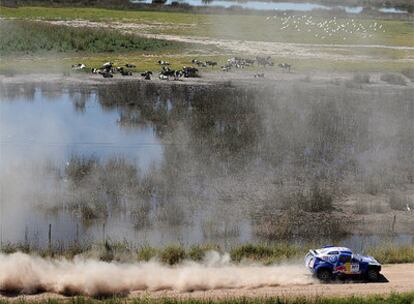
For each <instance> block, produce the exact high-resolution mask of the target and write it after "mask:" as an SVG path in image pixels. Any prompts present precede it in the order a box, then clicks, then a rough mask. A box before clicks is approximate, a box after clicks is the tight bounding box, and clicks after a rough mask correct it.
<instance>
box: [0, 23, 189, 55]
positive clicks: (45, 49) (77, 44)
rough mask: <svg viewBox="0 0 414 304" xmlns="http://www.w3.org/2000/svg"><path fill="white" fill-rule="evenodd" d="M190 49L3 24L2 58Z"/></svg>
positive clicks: (106, 33)
mask: <svg viewBox="0 0 414 304" xmlns="http://www.w3.org/2000/svg"><path fill="white" fill-rule="evenodd" d="M185 47H188V45H185V44H183V43H178V42H173V41H165V40H158V39H147V38H142V37H138V36H135V35H128V34H120V33H119V32H117V31H112V30H99V29H92V28H75V27H68V26H57V25H51V24H44V23H38V22H27V21H13V22H10V21H0V56H5V55H11V54H12V55H15V56H16V55H19V54H32V55H34V54H45V53H66V52H87V53H102V52H106V53H113V52H117V53H119V52H121V53H122V52H131V51H135V52H136V51H142V52H151V53H156V52H160V51H163V52H165V51H174V50H178V49H183V48H185Z"/></svg>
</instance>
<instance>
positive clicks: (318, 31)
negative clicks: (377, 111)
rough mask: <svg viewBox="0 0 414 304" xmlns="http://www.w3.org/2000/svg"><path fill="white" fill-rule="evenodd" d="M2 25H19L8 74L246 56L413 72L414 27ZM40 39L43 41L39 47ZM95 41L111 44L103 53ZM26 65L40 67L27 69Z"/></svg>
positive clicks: (86, 16)
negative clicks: (77, 66)
mask: <svg viewBox="0 0 414 304" xmlns="http://www.w3.org/2000/svg"><path fill="white" fill-rule="evenodd" d="M0 17H2V18H6V19H10V21H6V22H9V24H14V23H16V24H15V26H10V25H9V26H8V27H7V31H8V33H7V35H5V34H6V33H5V31H4V30H3V34H1V33H0V39H2V40H3V41H6V42H9V43H6V44H5V43H3V44H4V45H5V46H3V48H2V53H3V57H4V56H5V55H7V53H12V54H13V55H12V56H11V57H10V56H7V58H8V59H7V60H4V59H3V60H1V61H0V70H1V71H3V73H9V74H13V73H15V72H16V71H21V72H24V73H27V72H31V71H33V70H35V71H38V70H43V69H45V70H48V71H55V72H61V71H62V70H63V71H67V69H68V68H69V67H70V65H71V64H73V63H78V62H83V63H85V64H86V65H88V66H99V65H100V64H101V63H102V62H106V61H108V60H112V61H115V62H119V63H122V62H126V61H128V62H133V63H135V64H138V66H139V69H138V70H154V69H157V65H156V61H157V60H159V59H161V58H162V59H164V60H168V61H170V62H171V63H172V64H173V65H174V67H180V66H182V65H189V64H191V60H192V59H194V58H201V59H204V60H213V61H218V62H219V63H220V64H224V63H225V61H226V59H227V58H229V57H231V56H239V55H241V54H244V55H248V56H251V57H253V58H254V57H255V56H257V55H270V56H272V58H273V59H274V61H276V62H290V63H293V65H294V68H295V70H296V71H314V70H320V71H329V72H341V71H346V72H355V71H371V72H376V71H381V70H382V71H393V72H400V71H401V70H402V69H403V68H407V67H408V68H409V67H412V66H414V38H413V37H414V26H413V22H411V21H402V20H377V19H363V18H355V19H351V18H335V19H334V18H327V17H320V16H319V17H318V16H315V17H312V16H310V15H303V14H302V15H300V14H299V15H289V16H285V15H282V14H280V15H275V16H274V17H266V16H254V15H248V16H242V15H203V14H190V13H179V12H155V11H122V10H108V9H98V8H47V7H20V8H17V9H12V8H2V9H1V11H0ZM16 19H18V20H26V22H17V21H16ZM28 20H32V21H33V20H37V23H38V22H39V20H42V22H44V24H32V23H28ZM65 26H69V27H74V28H76V31H70V30H68V28H67V27H65ZM22 27H26V28H28V27H30V28H31V33H32V34H31V36H32V39H18V37H20V38H22V37H23V36H22V35H21V28H22ZM97 27H99V28H100V29H99V30H97ZM4 28H6V27H4ZM46 28H49V29H48V30H46ZM59 28H61V30H60V31H66V32H67V33H68V34H67V35H61V36H62V37H63V40H62V41H61V42H60V43H59V44H56V43H54V42H53V41H55V40H54V39H55V38H56V37H57V35H55V34H54V33H55V32H56V33H58V32H59V30H57V29H59ZM54 29H56V31H55V30H54ZM39 34H42V35H43V39H40V40H39V41H37V40H35V39H33V37H37V36H38V35H39ZM131 35H133V36H139V37H141V38H140V39H141V40H140V42H139V43H138V38H134V39H132V40H131V39H130V38H131ZM88 36H90V37H88ZM104 36H105V37H104ZM115 36H116V38H115ZM87 37H88V38H87ZM93 37H95V38H96V37H100V39H99V41H101V42H102V41H107V42H105V43H100V44H99V45H97V44H96V43H95V42H93V39H94V38H93ZM45 39H47V41H45ZM145 39H147V40H145ZM154 39H156V40H154ZM158 39H161V41H162V42H157V41H160V40H158ZM20 40H24V41H25V43H20V42H19V41H20ZM10 41H13V43H10ZM132 41H134V42H132ZM144 41H145V43H143V42H144ZM85 43H86V45H85ZM179 45H180V46H181V47H178V46H179ZM19 51H20V52H19ZM45 52H47V53H48V55H46V54H45ZM18 54H21V55H18ZM51 54H53V56H50V55H51ZM68 54H70V56H68ZM32 59H35V60H32ZM27 60H30V61H35V62H34V64H33V65H26V64H25V62H26V61H27ZM379 63H380V64H379ZM16 67H18V68H16ZM62 67H63V68H62ZM216 70H219V68H216ZM274 70H277V68H274Z"/></svg>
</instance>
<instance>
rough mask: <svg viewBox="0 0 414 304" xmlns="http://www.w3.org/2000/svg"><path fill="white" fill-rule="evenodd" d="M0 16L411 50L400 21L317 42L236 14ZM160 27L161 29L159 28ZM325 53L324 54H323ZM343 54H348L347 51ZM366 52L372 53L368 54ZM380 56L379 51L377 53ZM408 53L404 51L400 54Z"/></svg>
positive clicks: (28, 10) (29, 12)
mask: <svg viewBox="0 0 414 304" xmlns="http://www.w3.org/2000/svg"><path fill="white" fill-rule="evenodd" d="M0 16H1V17H6V18H17V19H42V20H89V21H99V22H111V21H112V22H114V21H119V22H123V23H138V24H144V25H151V26H150V27H144V28H143V29H140V31H141V32H143V33H149V34H174V35H185V36H188V35H191V36H200V37H205V36H207V37H213V38H225V39H236V40H253V41H276V42H296V43H319V44H356V45H358V44H384V45H400V46H414V41H413V39H412V35H413V27H412V26H411V23H410V22H404V21H401V20H381V21H380V22H381V23H382V24H383V25H384V28H385V29H386V32H385V33H383V32H381V33H375V35H374V36H373V37H372V38H371V39H361V37H360V36H358V35H357V36H352V35H351V36H349V37H347V39H346V40H343V37H342V36H341V35H334V36H330V37H326V38H325V39H323V40H322V39H320V38H319V37H315V35H316V34H318V35H319V36H320V34H322V33H324V31H323V30H322V29H314V31H313V32H312V35H310V34H309V33H308V32H306V31H303V30H302V31H301V32H298V31H296V30H295V29H294V28H293V27H291V28H289V29H286V30H284V31H281V30H280V29H281V27H283V25H282V22H283V21H282V19H280V18H277V19H272V20H271V21H266V18H265V17H263V16H260V15H247V16H246V15H239V14H222V15H216V14H191V13H182V12H159V11H137V10H128V11H126V10H110V9H99V8H51V7H26V6H25V7H19V8H17V9H16V8H2V9H1V10H0ZM313 20H314V21H315V22H319V21H324V20H327V17H323V16H322V17H318V16H315V17H314V19H313ZM337 20H338V22H343V23H346V22H349V21H350V20H351V19H350V18H342V17H341V18H338V19H337ZM358 22H361V24H363V25H364V26H365V27H367V28H368V27H369V25H370V24H371V23H374V22H377V21H375V20H373V19H369V18H367V19H365V18H360V19H359V20H358ZM166 24H168V25H169V26H162V25H166ZM160 25H161V26H160ZM325 51H326V50H325ZM345 51H347V52H349V51H350V50H349V49H346V50H345ZM369 52H373V51H371V50H369ZM381 52H383V50H381ZM404 52H408V51H404Z"/></svg>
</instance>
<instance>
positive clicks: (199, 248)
mask: <svg viewBox="0 0 414 304" xmlns="http://www.w3.org/2000/svg"><path fill="white" fill-rule="evenodd" d="M212 250H214V251H220V248H219V246H217V245H210V244H205V245H194V246H191V248H190V249H189V251H188V257H189V258H190V259H191V260H193V261H201V260H203V259H204V257H205V255H206V252H208V251H212Z"/></svg>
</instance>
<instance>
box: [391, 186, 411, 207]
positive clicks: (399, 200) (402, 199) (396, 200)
mask: <svg viewBox="0 0 414 304" xmlns="http://www.w3.org/2000/svg"><path fill="white" fill-rule="evenodd" d="M388 202H389V204H390V207H391V209H392V210H400V211H404V210H406V208H407V205H408V206H411V202H410V200H409V199H408V197H407V196H404V195H402V194H399V193H397V192H395V191H394V192H392V193H391V194H390V197H389V201H388Z"/></svg>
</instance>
